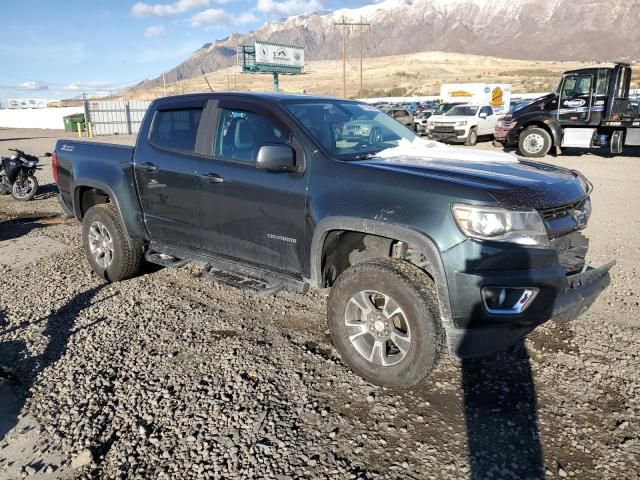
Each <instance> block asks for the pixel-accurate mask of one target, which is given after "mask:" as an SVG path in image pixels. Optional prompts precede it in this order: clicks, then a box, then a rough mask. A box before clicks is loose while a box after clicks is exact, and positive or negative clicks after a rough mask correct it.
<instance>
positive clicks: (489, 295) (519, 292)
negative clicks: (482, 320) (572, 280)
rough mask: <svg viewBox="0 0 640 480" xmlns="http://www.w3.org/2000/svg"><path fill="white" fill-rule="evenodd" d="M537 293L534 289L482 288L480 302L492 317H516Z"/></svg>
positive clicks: (537, 290) (536, 289)
mask: <svg viewBox="0 0 640 480" xmlns="http://www.w3.org/2000/svg"><path fill="white" fill-rule="evenodd" d="M539 291H540V290H539V289H538V288H536V287H526V288H512V287H484V288H483V289H482V300H483V301H484V306H485V308H486V309H487V311H488V312H489V313H491V314H493V315H518V314H520V313H522V312H524V311H525V310H526V309H527V308H528V307H529V305H531V303H532V302H533V299H534V298H536V296H537V295H538V292H539Z"/></svg>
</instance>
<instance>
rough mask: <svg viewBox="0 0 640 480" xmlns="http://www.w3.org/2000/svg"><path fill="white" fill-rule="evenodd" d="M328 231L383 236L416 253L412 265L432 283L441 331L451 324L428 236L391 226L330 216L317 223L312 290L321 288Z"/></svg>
mask: <svg viewBox="0 0 640 480" xmlns="http://www.w3.org/2000/svg"><path fill="white" fill-rule="evenodd" d="M332 232H346V233H355V234H364V235H373V236H377V237H383V238H385V239H388V240H389V241H390V242H391V243H393V242H404V243H406V244H407V245H409V246H411V247H412V248H413V249H415V250H416V251H417V252H419V253H420V261H417V259H412V260H414V261H412V263H414V264H415V265H417V266H418V267H420V268H421V269H422V270H423V271H424V272H425V273H427V274H428V275H429V276H430V277H431V278H432V279H433V280H434V282H435V284H436V291H437V293H438V304H439V308H440V316H441V318H442V322H443V326H444V327H445V329H446V328H447V327H449V326H450V325H452V321H451V304H450V301H449V289H448V284H447V276H446V273H445V269H444V265H443V263H442V258H441V256H440V251H439V250H438V248H437V246H436V244H435V242H434V241H433V240H432V239H431V238H429V237H428V236H426V235H424V234H422V233H420V232H417V231H415V230H412V229H409V228H407V227H404V226H401V225H395V224H389V223H384V222H380V221H377V220H369V219H362V218H353V217H330V218H326V219H324V220H322V221H320V222H319V223H318V224H317V225H316V228H315V231H314V234H313V239H312V242H311V259H310V267H311V268H310V279H309V281H310V283H311V285H312V286H314V287H316V288H324V287H325V286H324V277H323V274H324V263H325V261H326V258H325V249H326V243H327V240H330V235H331V234H332Z"/></svg>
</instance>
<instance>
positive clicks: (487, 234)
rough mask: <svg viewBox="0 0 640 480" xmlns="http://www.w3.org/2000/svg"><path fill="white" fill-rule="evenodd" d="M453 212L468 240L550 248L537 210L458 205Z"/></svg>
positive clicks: (453, 208) (454, 206)
mask: <svg viewBox="0 0 640 480" xmlns="http://www.w3.org/2000/svg"><path fill="white" fill-rule="evenodd" d="M452 211H453V216H454V218H455V220H456V223H457V224H458V227H459V228H460V230H461V231H462V233H464V234H465V235H466V236H467V237H470V238H476V239H479V240H493V241H496V242H510V243H517V244H520V245H530V246H546V245H549V237H548V235H547V230H546V229H545V226H544V222H543V221H542V218H540V214H539V213H538V212H536V211H535V210H530V211H515V210H506V209H504V208H497V207H482V206H473V205H460V204H454V205H453V206H452Z"/></svg>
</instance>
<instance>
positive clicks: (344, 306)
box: [327, 259, 442, 388]
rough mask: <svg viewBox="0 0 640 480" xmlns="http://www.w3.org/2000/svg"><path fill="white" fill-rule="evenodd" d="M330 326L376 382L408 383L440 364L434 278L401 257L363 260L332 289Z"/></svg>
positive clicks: (346, 354)
mask: <svg viewBox="0 0 640 480" xmlns="http://www.w3.org/2000/svg"><path fill="white" fill-rule="evenodd" d="M327 317H328V322H329V330H330V332H331V338H332V340H333V343H334V345H335V347H336V349H337V350H338V352H339V353H340V356H341V357H342V359H343V361H344V362H345V363H346V364H348V365H349V366H350V367H351V368H352V369H353V370H354V371H355V372H356V373H357V374H358V375H360V376H361V377H362V378H364V379H365V380H367V381H368V382H371V383H373V384H375V385H380V386H383V387H398V388H407V387H411V386H414V385H417V384H418V383H420V382H421V381H422V380H423V379H424V378H425V377H426V376H427V375H429V373H430V372H431V371H432V370H433V368H434V367H435V365H436V363H437V360H438V356H439V350H440V345H441V343H442V342H441V340H442V327H441V325H440V324H439V322H440V320H439V316H438V301H437V297H436V294H435V288H434V285H433V282H432V281H431V279H430V278H429V277H428V276H427V275H426V274H425V273H424V272H423V271H422V270H420V269H419V268H418V267H416V266H414V265H412V264H410V263H408V262H406V261H403V260H397V259H378V260H372V261H367V262H363V263H359V264H357V265H355V266H353V267H351V268H349V269H347V270H346V271H344V272H343V273H342V274H341V275H340V276H339V277H338V279H337V281H336V283H335V284H334V285H333V287H332V288H331V292H330V294H329V303H328V315H327Z"/></svg>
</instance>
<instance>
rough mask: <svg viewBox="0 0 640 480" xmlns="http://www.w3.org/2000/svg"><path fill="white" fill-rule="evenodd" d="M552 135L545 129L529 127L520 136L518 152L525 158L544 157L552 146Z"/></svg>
mask: <svg viewBox="0 0 640 480" xmlns="http://www.w3.org/2000/svg"><path fill="white" fill-rule="evenodd" d="M552 143H553V142H552V140H551V134H549V132H547V131H546V130H545V129H544V128H540V127H529V128H527V129H526V130H525V131H524V132H522V133H521V134H520V139H519V140H518V150H520V154H521V155H522V156H523V157H527V158H541V157H544V156H545V155H546V154H547V153H549V150H551V146H552Z"/></svg>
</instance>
